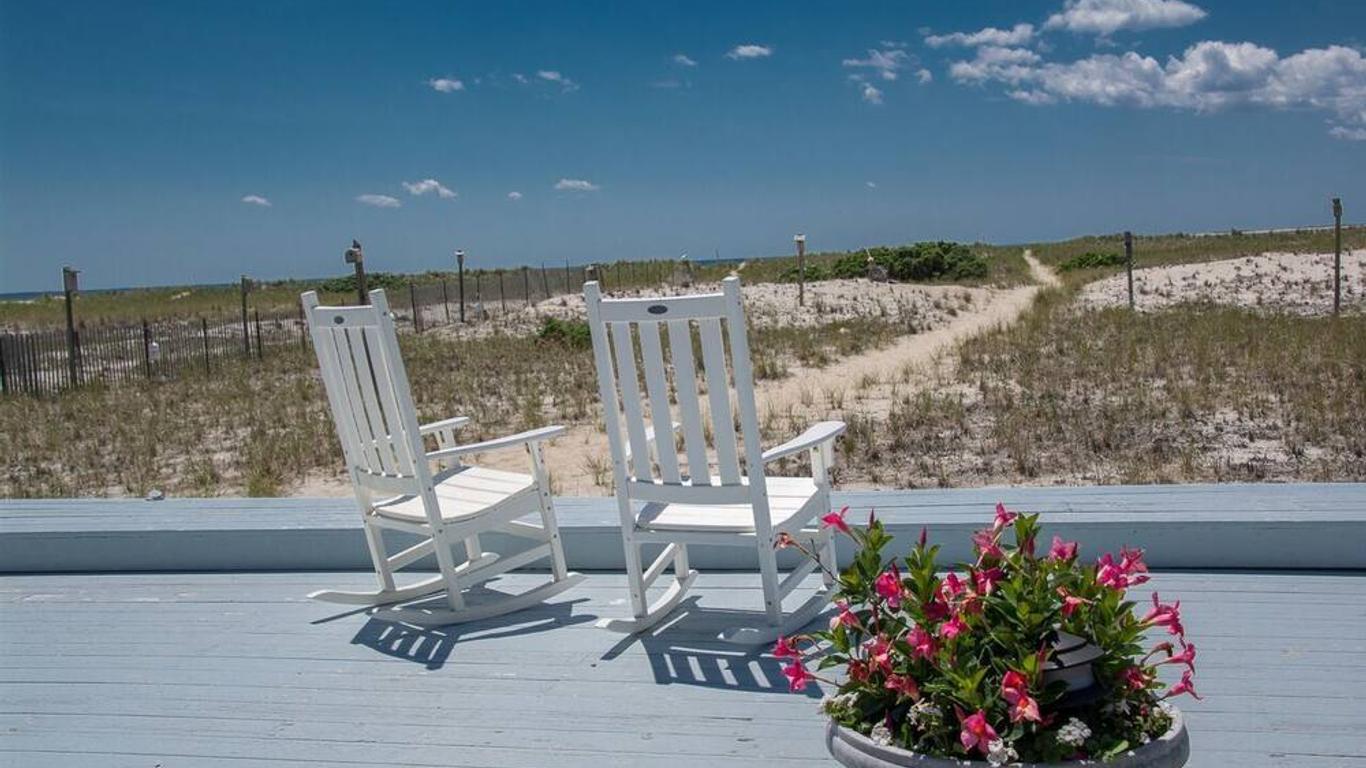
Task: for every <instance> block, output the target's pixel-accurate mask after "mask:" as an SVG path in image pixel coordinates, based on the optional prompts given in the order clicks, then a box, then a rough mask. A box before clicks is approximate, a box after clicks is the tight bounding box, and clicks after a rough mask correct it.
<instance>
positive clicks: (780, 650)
mask: <svg viewBox="0 0 1366 768" xmlns="http://www.w3.org/2000/svg"><path fill="white" fill-rule="evenodd" d="M773 657H774V658H777V659H800V658H801V657H802V652H801V651H800V650H799V649H798V648H797V645H796V643H794V642H792V639H791V638H787V637H783V636H781V635H779V636H778V642H777V643H774V645H773Z"/></svg>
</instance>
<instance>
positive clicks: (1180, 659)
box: [1153, 643, 1195, 672]
mask: <svg viewBox="0 0 1366 768" xmlns="http://www.w3.org/2000/svg"><path fill="white" fill-rule="evenodd" d="M1162 664H1185V665H1186V667H1187V668H1188V669H1189V670H1190V671H1192V672H1194V671H1195V643H1187V644H1186V645H1185V646H1184V647H1182V649H1181V652H1180V653H1177V654H1173V655H1171V656H1168V657H1167V658H1165V659H1163V660H1162V661H1159V662H1157V664H1154V665H1153V666H1155V667H1156V666H1161V665H1162Z"/></svg>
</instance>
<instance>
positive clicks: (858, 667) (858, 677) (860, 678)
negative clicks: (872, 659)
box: [849, 659, 870, 683]
mask: <svg viewBox="0 0 1366 768" xmlns="http://www.w3.org/2000/svg"><path fill="white" fill-rule="evenodd" d="M869 674H870V672H869V670H868V662H866V661H862V660H860V659H850V660H849V679H850V680H853V681H854V682H856V683H862V682H865V681H866V680H867V679H868V675H869Z"/></svg>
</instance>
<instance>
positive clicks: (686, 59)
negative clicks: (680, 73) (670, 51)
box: [673, 53, 697, 67]
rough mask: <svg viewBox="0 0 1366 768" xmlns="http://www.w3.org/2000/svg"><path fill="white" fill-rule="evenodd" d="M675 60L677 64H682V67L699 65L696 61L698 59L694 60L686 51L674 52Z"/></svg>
mask: <svg viewBox="0 0 1366 768" xmlns="http://www.w3.org/2000/svg"><path fill="white" fill-rule="evenodd" d="M673 61H674V63H675V64H677V65H678V66H680V67H695V66H697V62H696V61H693V59H692V57H691V56H689V55H688V54H686V53H675V54H674V59H673Z"/></svg>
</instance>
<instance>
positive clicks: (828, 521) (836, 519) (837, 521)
mask: <svg viewBox="0 0 1366 768" xmlns="http://www.w3.org/2000/svg"><path fill="white" fill-rule="evenodd" d="M848 511H849V507H848V506H845V507H844V508H843V509H841V510H840V511H838V512H831V513H830V514H828V515H826V516H825V517H822V518H821V527H822V528H837V529H839V531H840V532H841V533H844V534H846V535H847V534H848V533H849V524H848V523H846V522H844V515H845V513H846V512H848ZM808 519H809V518H808Z"/></svg>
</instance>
